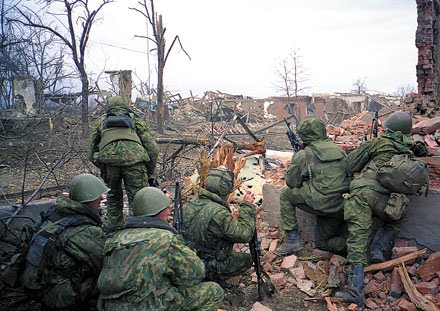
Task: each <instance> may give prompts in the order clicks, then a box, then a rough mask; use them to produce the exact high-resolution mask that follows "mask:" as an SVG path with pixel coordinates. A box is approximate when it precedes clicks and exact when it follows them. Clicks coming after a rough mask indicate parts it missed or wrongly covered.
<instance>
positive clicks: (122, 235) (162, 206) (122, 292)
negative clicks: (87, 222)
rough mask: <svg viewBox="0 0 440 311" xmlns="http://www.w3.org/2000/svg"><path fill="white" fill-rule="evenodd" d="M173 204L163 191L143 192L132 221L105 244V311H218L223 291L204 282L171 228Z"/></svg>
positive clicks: (136, 199) (100, 282)
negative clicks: (169, 219) (169, 222)
mask: <svg viewBox="0 0 440 311" xmlns="http://www.w3.org/2000/svg"><path fill="white" fill-rule="evenodd" d="M170 204H171V200H170V199H169V198H168V197H167V196H166V195H165V194H164V193H163V192H162V191H161V190H160V189H158V188H154V187H146V188H143V189H141V190H140V191H139V192H138V193H137V194H136V195H135V197H134V200H133V214H134V216H133V217H129V218H128V219H127V222H126V226H125V229H123V230H120V231H118V232H116V233H115V234H114V235H113V237H111V238H109V239H108V240H107V241H106V243H105V249H104V255H105V257H104V267H103V270H102V272H101V275H100V277H99V280H98V288H99V290H100V291H101V299H102V302H103V307H104V309H105V310H117V311H121V310H207V311H208V310H209V311H212V310H216V309H217V308H218V307H219V305H220V303H221V301H222V299H223V295H224V292H223V289H222V288H221V287H220V286H219V285H218V284H217V283H214V282H203V283H202V279H203V278H204V277H205V268H204V266H203V262H202V261H201V260H200V258H198V257H197V255H196V253H195V252H193V251H192V250H191V249H190V248H188V247H187V246H185V244H184V243H183V241H182V240H180V238H179V237H178V236H177V235H176V233H177V232H176V230H174V228H172V227H171V226H169V224H168V223H167V221H166V220H167V218H168V216H169V215H170V209H169V205H170Z"/></svg>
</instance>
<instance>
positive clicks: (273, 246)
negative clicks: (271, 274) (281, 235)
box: [269, 239, 279, 252]
mask: <svg viewBox="0 0 440 311" xmlns="http://www.w3.org/2000/svg"><path fill="white" fill-rule="evenodd" d="M278 241H279V240H278V239H276V240H272V242H270V245H269V252H273V251H274V250H276V249H277V246H278Z"/></svg>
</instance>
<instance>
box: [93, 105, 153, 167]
mask: <svg viewBox="0 0 440 311" xmlns="http://www.w3.org/2000/svg"><path fill="white" fill-rule="evenodd" d="M109 112H112V113H129V114H130V115H131V116H132V118H133V123H134V128H135V131H136V134H137V136H138V137H139V139H140V142H141V144H139V143H138V142H135V141H133V140H124V139H120V140H116V141H113V142H110V143H109V144H107V145H106V146H105V147H103V149H102V150H100V148H99V144H100V142H101V139H102V137H103V135H102V134H103V124H104V121H105V118H106V115H103V116H101V117H100V118H99V119H98V120H96V121H95V123H94V124H93V126H92V130H91V135H90V142H89V154H88V158H89V160H90V161H92V162H93V163H94V164H96V165H99V163H105V164H112V165H117V166H130V165H133V164H136V163H139V162H145V163H146V165H147V169H148V175H153V174H154V171H155V168H156V164H157V158H158V155H159V149H158V147H157V144H156V141H155V139H154V138H153V136H152V135H151V134H150V130H149V128H148V125H147V124H146V123H145V122H144V121H143V120H142V119H141V118H139V117H138V116H137V115H135V114H133V113H132V112H130V111H129V109H125V108H120V107H118V108H113V109H111V110H109Z"/></svg>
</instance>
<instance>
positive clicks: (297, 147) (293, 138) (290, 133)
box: [284, 118, 302, 152]
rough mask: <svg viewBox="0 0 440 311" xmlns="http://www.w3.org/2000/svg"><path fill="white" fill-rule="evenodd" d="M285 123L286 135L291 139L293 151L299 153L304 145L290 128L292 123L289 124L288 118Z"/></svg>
mask: <svg viewBox="0 0 440 311" xmlns="http://www.w3.org/2000/svg"><path fill="white" fill-rule="evenodd" d="M284 122H285V123H286V125H287V132H286V134H287V137H289V141H290V144H291V145H292V147H293V150H295V152H298V151H299V150H301V149H302V144H301V142H300V140H299V139H298V137H297V136H296V134H295V132H294V131H292V129H291V128H290V123H289V122H287V119H286V118H284Z"/></svg>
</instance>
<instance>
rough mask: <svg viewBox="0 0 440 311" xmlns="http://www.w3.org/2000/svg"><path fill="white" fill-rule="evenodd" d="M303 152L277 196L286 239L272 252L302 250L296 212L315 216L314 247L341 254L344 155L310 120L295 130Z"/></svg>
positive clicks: (346, 181)
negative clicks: (298, 210) (301, 142)
mask: <svg viewBox="0 0 440 311" xmlns="http://www.w3.org/2000/svg"><path fill="white" fill-rule="evenodd" d="M298 135H299V136H300V138H301V140H302V141H303V145H304V149H302V150H300V151H298V152H297V153H295V154H294V156H293V158H292V161H291V164H290V167H289V169H288V170H287V172H286V176H285V177H286V184H287V187H285V188H284V189H283V190H282V191H281V194H280V209H281V228H282V229H283V230H284V231H285V232H286V235H287V239H286V240H285V241H284V243H283V244H282V245H281V246H280V247H279V248H278V249H276V251H275V252H276V253H277V254H278V255H281V256H285V255H288V254H290V253H293V252H297V251H300V250H301V249H302V245H301V241H300V237H299V234H298V221H297V219H296V208H299V209H301V210H304V211H306V212H309V213H312V214H315V215H317V219H316V220H317V222H316V227H315V244H316V247H318V248H320V249H323V250H327V251H331V252H335V253H338V252H342V251H344V250H345V248H346V243H345V237H343V234H344V232H343V228H344V215H343V207H344V205H343V198H342V194H343V193H345V192H348V184H349V178H348V176H347V168H346V163H345V158H346V154H345V151H344V150H342V149H341V148H340V147H338V146H337V145H336V144H335V143H334V142H332V141H331V140H330V139H329V138H328V137H327V132H326V129H325V123H324V121H322V120H320V119H315V118H310V119H307V120H305V121H304V122H303V123H302V124H301V125H300V126H299V127H298Z"/></svg>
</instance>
